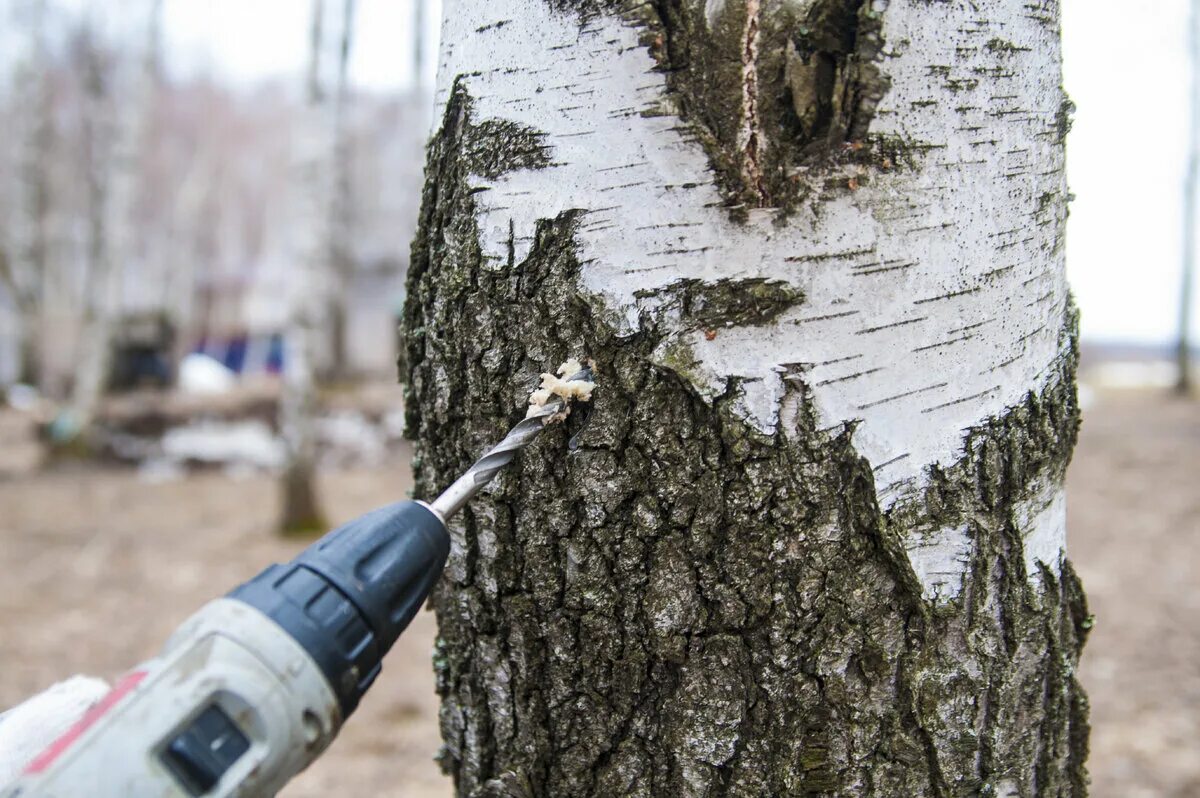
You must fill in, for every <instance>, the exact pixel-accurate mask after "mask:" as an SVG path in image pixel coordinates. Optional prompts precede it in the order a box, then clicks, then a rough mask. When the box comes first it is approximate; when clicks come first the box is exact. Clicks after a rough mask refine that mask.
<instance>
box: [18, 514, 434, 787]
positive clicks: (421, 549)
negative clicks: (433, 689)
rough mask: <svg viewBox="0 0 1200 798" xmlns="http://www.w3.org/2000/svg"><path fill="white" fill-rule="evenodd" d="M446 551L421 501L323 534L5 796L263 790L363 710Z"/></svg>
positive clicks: (38, 761)
mask: <svg viewBox="0 0 1200 798" xmlns="http://www.w3.org/2000/svg"><path fill="white" fill-rule="evenodd" d="M449 548H450V540H449V536H448V535H447V533H446V529H445V526H444V524H443V522H442V520H441V517H440V516H439V515H438V514H437V513H435V512H434V511H433V510H431V509H430V508H429V507H428V506H426V505H424V504H422V503H419V502H400V503H398V504H393V505H390V506H388V507H384V508H382V509H380V510H376V511H374V512H372V513H368V514H367V515H365V516H363V517H361V518H359V519H357V520H355V521H352V522H350V523H349V524H347V525H345V526H343V527H340V528H338V529H336V530H334V531H333V532H330V533H329V534H328V535H326V536H325V537H323V538H321V539H320V540H318V541H317V542H316V543H314V544H313V545H311V546H310V547H308V548H307V549H305V550H304V551H303V552H302V553H301V554H300V555H299V556H297V557H296V558H295V559H294V560H292V561H291V562H290V563H287V564H284V565H272V566H270V567H269V568H267V569H266V570H265V571H263V572H262V573H261V574H259V575H258V576H256V577H254V578H253V579H251V580H250V581H248V582H246V583H244V584H242V585H240V586H239V587H237V588H235V589H234V590H233V591H232V592H230V593H229V594H228V595H227V596H225V597H223V598H219V599H216V600H215V601H212V602H210V603H209V604H207V605H205V606H204V607H202V608H201V609H200V610H199V611H198V612H197V613H196V614H195V615H193V616H192V617H191V618H189V619H188V620H187V621H185V622H184V623H183V624H182V625H181V626H180V627H179V628H178V629H177V630H176V631H175V633H174V634H173V635H172V636H171V637H170V639H169V640H168V641H167V643H166V645H165V646H164V647H163V650H162V652H161V653H160V654H159V655H158V656H157V657H155V658H154V659H151V660H149V661H147V662H145V663H143V664H142V665H139V666H138V667H136V668H134V669H133V670H132V671H130V672H129V673H127V674H126V675H125V676H123V677H122V678H120V679H119V680H118V681H117V682H116V684H114V686H113V688H112V690H111V691H110V692H109V693H108V695H107V696H105V697H104V698H103V699H101V700H100V701H99V702H98V703H97V704H96V705H95V706H94V707H92V709H90V710H89V711H88V712H87V713H86V714H85V715H84V716H83V717H82V718H81V719H80V720H79V721H78V722H77V723H76V724H75V725H74V726H72V727H71V728H70V729H69V730H68V731H67V732H66V733H64V734H63V735H62V736H61V737H60V738H59V739H58V740H56V741H55V742H54V743H52V744H51V745H50V746H49V747H48V748H47V749H46V750H44V751H43V752H42V753H41V754H39V755H38V756H37V757H35V758H34V759H33V760H32V761H31V762H30V763H29V764H28V765H27V766H26V768H25V771H24V773H23V774H22V775H21V777H20V778H18V779H17V781H15V782H14V783H12V784H10V785H8V786H7V787H6V788H5V789H4V790H3V792H2V793H0V796H2V798H17V797H18V796H20V797H21V798H35V797H36V798H50V796H56V797H58V798H70V797H72V796H84V795H87V796H129V797H130V798H142V797H143V796H145V797H147V798H148V797H149V796H155V798H158V797H159V796H163V797H164V798H165V797H166V796H171V797H176V796H178V797H179V798H191V797H193V796H213V798H217V797H224V796H269V795H274V794H275V793H276V792H277V791H278V790H279V789H281V788H282V787H283V785H285V784H286V783H287V782H288V781H289V780H290V779H291V778H292V777H293V776H295V775H296V774H297V773H299V772H300V771H301V770H303V769H304V768H305V767H307V766H308V765H309V764H310V763H311V762H312V761H313V760H315V759H316V758H317V757H318V756H319V755H320V754H321V753H322V752H323V751H324V750H325V748H326V747H327V746H328V745H329V743H330V742H332V740H333V738H334V737H335V736H336V735H337V733H338V731H339V729H340V728H341V726H342V723H343V722H344V721H345V719H346V718H347V717H349V715H350V714H351V713H352V712H353V711H354V709H355V707H357V706H358V701H359V699H360V698H361V697H362V695H363V694H364V693H365V692H366V691H367V689H368V688H369V687H370V686H371V683H372V682H373V681H374V680H375V677H376V676H377V675H378V674H379V671H380V667H381V661H382V659H383V656H384V654H386V653H387V651H388V650H389V649H390V648H391V646H392V644H393V643H394V642H395V641H396V638H397V637H399V635H400V633H401V632H402V631H403V630H404V628H405V627H407V626H408V624H409V622H410V621H411V620H412V618H413V616H414V615H415V614H416V612H417V611H418V610H419V609H420V607H421V604H422V603H423V602H424V600H425V597H426V596H427V595H428V593H429V591H430V590H431V589H432V588H433V585H434V584H435V583H436V582H437V579H438V577H439V575H440V574H441V571H442V567H443V565H444V564H445V561H446V556H447V554H448V553H449Z"/></svg>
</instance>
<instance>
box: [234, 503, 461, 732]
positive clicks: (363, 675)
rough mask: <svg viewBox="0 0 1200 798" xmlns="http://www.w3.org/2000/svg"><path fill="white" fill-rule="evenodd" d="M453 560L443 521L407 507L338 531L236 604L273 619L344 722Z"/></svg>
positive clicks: (246, 590) (272, 572)
mask: <svg viewBox="0 0 1200 798" xmlns="http://www.w3.org/2000/svg"><path fill="white" fill-rule="evenodd" d="M449 553H450V537H449V535H447V533H446V528H445V526H444V525H443V524H442V522H441V520H440V519H439V518H438V517H437V516H436V515H434V513H433V512H432V511H431V510H430V509H429V508H428V507H426V506H425V505H424V504H421V503H419V502H411V501H408V502H399V503H397V504H392V505H388V506H387V507H382V508H380V509H378V510H375V511H374V512H371V513H368V514H366V515H364V516H362V517H361V518H358V519H355V520H354V521H351V522H350V523H348V524H346V525H345V526H341V527H339V528H337V529H335V530H334V531H332V532H330V533H329V534H328V535H326V536H325V537H323V538H321V539H320V540H319V541H317V542H316V543H314V544H313V545H311V546H309V547H308V548H307V549H305V550H304V551H303V552H302V553H301V554H300V555H299V556H298V557H296V558H295V559H294V560H292V561H291V562H290V563H287V564H286V565H272V566H270V567H268V568H267V569H266V570H264V571H263V572H262V573H260V574H259V575H258V576H256V577H255V578H253V579H251V580H250V581H249V582H246V583H245V584H243V585H241V586H239V587H237V588H236V589H234V590H233V591H232V592H231V593H230V594H229V598H232V599H236V600H238V601H241V602H243V603H245V604H249V605H250V606H252V607H254V608H255V609H257V610H258V611H259V612H261V613H263V614H264V615H266V616H267V617H268V618H270V619H271V620H273V621H274V622H275V623H277V624H278V625H279V626H280V627H282V628H283V629H284V630H285V631H286V632H287V633H288V634H290V635H291V636H292V638H294V639H295V640H296V642H297V643H299V644H300V645H301V646H302V647H303V648H304V650H305V651H307V652H308V655H309V656H310V657H311V658H312V659H313V661H314V662H316V663H317V666H318V667H319V668H320V669H321V672H322V673H324V674H325V678H326V680H328V682H329V686H330V688H331V689H332V690H333V692H334V694H335V695H336V696H337V699H338V703H339V705H340V706H341V710H342V718H343V719H345V718H347V717H349V716H350V714H351V713H352V712H353V711H354V709H355V707H357V706H358V701H359V699H360V698H362V695H363V694H364V693H365V692H366V691H367V688H369V687H370V686H371V683H372V682H373V681H375V677H376V676H378V675H379V670H380V667H381V663H382V660H383V657H384V655H385V654H387V652H388V651H389V650H390V649H391V647H392V644H393V643H395V642H396V638H398V637H399V636H400V633H401V632H403V631H404V629H405V628H406V627H407V626H408V624H409V622H411V621H412V619H413V616H414V615H416V613H417V610H419V609H420V608H421V604H422V602H423V601H424V600H425V597H426V596H427V595H428V594H429V591H430V590H432V589H433V585H434V583H436V582H437V579H438V577H439V576H440V575H441V573H442V566H443V565H444V564H445V562H446V556H447V555H448V554H449Z"/></svg>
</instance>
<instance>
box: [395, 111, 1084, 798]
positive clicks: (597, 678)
mask: <svg viewBox="0 0 1200 798" xmlns="http://www.w3.org/2000/svg"><path fill="white" fill-rule="evenodd" d="M512 132H513V131H506V134H504V135H501V132H500V131H498V130H497V129H496V128H495V126H493V125H489V124H487V123H485V122H484V121H483V120H475V119H472V117H471V103H470V99H469V97H468V96H467V94H466V92H465V91H464V90H463V89H462V88H461V87H458V88H456V90H455V92H454V93H453V95H452V97H451V99H450V102H449V104H448V106H447V109H446V113H445V117H444V119H443V123H442V128H441V130H440V132H439V133H438V134H437V136H436V137H435V139H434V141H433V142H432V144H431V146H430V150H429V155H428V166H427V183H426V186H425V195H424V203H423V208H422V212H421V220H420V229H419V233H418V238H417V240H416V242H415V243H414V246H413V256H412V265H411V270H410V275H409V300H408V305H407V309H406V319H405V325H406V330H407V351H406V356H407V358H408V362H409V366H410V371H409V380H408V385H409V388H408V402H407V412H408V423H409V430H410V433H411V434H412V435H413V436H414V437H415V438H416V439H417V441H418V444H417V457H416V460H415V468H416V473H417V494H418V495H419V496H421V497H430V496H432V495H434V494H435V493H436V491H437V490H439V489H441V488H443V487H445V486H446V485H447V484H448V483H449V482H450V481H452V480H453V478H454V477H455V476H457V474H458V473H459V472H460V471H461V469H463V468H465V467H466V466H467V465H468V464H469V463H470V462H471V461H472V460H473V458H474V457H475V456H476V455H477V454H478V453H479V451H480V450H481V449H482V448H483V447H485V446H486V445H488V444H489V443H490V442H492V441H494V440H496V439H497V438H498V437H499V436H501V435H502V434H503V432H504V431H505V430H506V429H507V428H508V427H509V426H510V425H511V424H512V423H514V422H515V421H516V420H517V419H518V418H519V417H520V416H521V415H522V413H521V408H522V405H523V404H524V401H525V397H526V395H527V392H528V391H529V390H530V389H531V388H532V387H534V379H535V375H536V374H537V373H538V372H540V371H543V370H546V369H547V368H548V367H551V366H553V365H556V364H557V363H558V362H560V361H561V360H563V359H565V358H566V357H569V356H572V357H577V356H581V355H586V356H588V357H591V358H593V359H594V360H595V362H596V366H597V389H596V393H595V401H594V407H593V408H592V411H591V413H590V417H589V418H588V419H587V420H586V421H584V420H583V418H582V416H583V415H585V414H575V415H574V416H572V418H570V419H569V420H568V422H567V424H566V425H564V426H563V427H561V428H558V429H552V430H550V431H548V432H547V433H546V434H545V435H544V436H543V440H541V441H539V442H538V443H537V444H536V445H535V446H533V447H532V448H531V449H529V450H527V451H526V452H525V453H523V454H522V455H521V457H520V458H519V459H518V462H517V463H516V465H515V466H514V467H513V468H512V469H511V470H510V471H509V472H508V473H506V474H504V475H502V476H501V477H500V478H499V479H498V480H497V482H496V483H495V486H494V489H493V490H492V491H491V493H490V494H488V495H487V496H485V497H482V498H480V499H478V500H476V501H474V502H473V503H472V504H471V505H470V506H469V507H468V508H467V510H466V511H465V512H464V513H463V516H462V517H461V518H460V519H456V520H455V522H454V523H453V524H452V527H453V534H454V550H453V553H452V556H451V561H450V564H449V566H448V568H447V573H446V578H445V579H444V580H443V582H442V584H441V586H440V588H439V589H438V591H437V593H436V596H435V599H434V605H435V608H436V610H437V614H438V620H439V624H440V630H441V632H440V637H439V640H438V648H437V652H436V656H435V666H436V670H437V677H438V690H439V693H440V694H441V695H442V697H443V705H442V732H443V736H444V739H445V745H444V749H443V753H442V756H441V759H442V763H443V766H444V767H445V768H446V770H447V771H448V772H449V773H451V774H452V775H453V776H454V779H455V783H456V786H457V790H458V793H459V794H460V795H464V796H465V795H477V796H485V795H495V796H500V795H513V796H584V795H596V796H600V795H640V796H650V795H655V796H677V795H695V796H702V795H703V796H722V795H738V796H751V795H753V796H767V795H871V796H908V795H920V796H957V795H987V796H990V795H1011V794H1020V795H1054V796H1059V795H1063V796H1066V795H1071V796H1080V795H1083V794H1084V793H1085V792H1086V786H1085V781H1086V776H1085V772H1084V768H1083V760H1084V758H1085V756H1086V747H1087V742H1086V740H1087V722H1086V698H1085V697H1084V695H1083V693H1082V691H1081V690H1080V688H1079V685H1078V683H1077V682H1076V679H1075V675H1074V667H1075V663H1076V662H1077V659H1078V656H1079V651H1080V648H1081V646H1082V644H1083V640H1084V638H1085V637H1086V630H1087V628H1088V627H1089V626H1090V620H1089V619H1088V615H1087V610H1086V606H1085V603H1084V599H1083V595H1082V592H1081V590H1080V587H1079V583H1078V581H1077V579H1076V578H1075V575H1074V572H1073V571H1072V569H1071V568H1070V565H1069V564H1066V565H1064V568H1063V571H1062V574H1061V575H1055V574H1054V573H1052V572H1051V571H1049V570H1043V571H1042V572H1040V573H1038V574H1032V575H1031V574H1026V572H1025V564H1024V560H1023V556H1022V539H1021V535H1020V533H1019V531H1018V528H1017V522H1016V518H1015V514H1016V506H1017V503H1018V502H1019V501H1020V500H1022V499H1024V498H1028V497H1029V496H1031V495H1032V494H1033V493H1034V492H1036V491H1037V490H1038V489H1039V486H1044V485H1045V484H1048V483H1053V482H1056V481H1058V480H1061V477H1062V473H1063V471H1064V469H1065V468H1066V465H1067V462H1068V460H1069V458H1070V453H1071V449H1072V447H1073V445H1074V440H1075V431H1076V427H1077V424H1078V408H1077V405H1076V402H1075V393H1074V370H1075V361H1076V351H1075V344H1074V318H1073V316H1072V317H1071V318H1067V319H1064V320H1063V322H1062V324H1063V328H1062V329H1063V332H1062V350H1061V356H1060V358H1059V361H1058V362H1057V363H1056V365H1055V372H1056V373H1055V375H1054V377H1053V378H1052V379H1051V380H1050V382H1049V384H1048V387H1047V388H1046V389H1045V390H1042V391H1040V392H1037V393H1031V394H1029V395H1028V397H1027V398H1026V400H1025V401H1024V402H1023V403H1021V404H1020V405H1019V406H1016V407H1013V408H1011V409H1010V410H1009V411H1008V412H1006V413H1004V414H1003V415H1001V416H1000V417H997V418H993V419H991V420H990V421H988V422H987V423H984V424H981V425H979V426H978V427H976V428H974V429H972V430H970V431H968V432H967V433H966V435H965V451H966V452H967V455H965V456H964V457H963V458H962V459H961V460H960V461H959V462H957V463H955V464H954V465H952V466H950V467H947V468H943V469H938V470H936V471H935V472H934V473H933V475H932V479H931V480H930V485H929V487H928V488H927V489H926V490H924V491H923V492H922V493H921V494H920V495H918V496H916V497H913V498H912V499H911V500H909V501H907V502H904V503H902V504H899V505H897V506H895V507H893V508H892V509H891V510H889V511H887V512H884V511H881V509H880V507H879V505H878V504H877V501H876V494H875V488H874V483H873V479H872V473H871V464H870V463H868V462H866V461H865V460H864V459H863V458H861V457H860V456H858V455H857V454H856V452H855V450H854V446H853V442H854V435H855V429H854V425H853V424H846V425H843V426H839V427H837V428H834V429H820V428H819V427H818V424H817V421H816V417H815V410H814V409H813V408H812V407H811V405H810V403H809V402H808V400H807V389H806V387H805V385H804V384H803V381H802V378H801V377H802V375H800V374H796V375H792V377H793V379H791V380H789V381H788V384H789V385H790V388H789V390H790V392H791V396H789V398H788V401H789V402H796V403H798V406H799V407H800V408H801V412H800V414H799V416H798V417H799V421H798V422H797V423H796V426H795V428H793V429H789V430H783V429H781V430H780V432H779V433H778V434H776V435H774V436H765V435H762V434H760V433H758V432H756V431H755V430H753V429H752V428H750V427H748V426H747V425H746V424H745V423H744V422H743V421H742V420H741V419H740V417H739V416H738V415H737V413H736V412H735V411H734V409H733V407H732V405H733V400H734V398H735V397H736V396H737V392H738V385H737V384H736V381H730V384H729V385H728V386H727V390H726V393H725V395H724V396H722V397H719V398H718V399H716V400H715V401H712V402H709V401H706V400H704V399H703V398H701V397H700V396H698V395H697V394H696V392H695V390H694V389H693V388H692V387H691V385H690V384H689V383H688V382H687V380H685V379H683V378H681V377H680V376H679V374H678V373H677V371H676V370H673V369H672V368H668V367H665V366H664V365H662V364H661V363H655V362H654V356H653V354H652V353H653V350H654V349H655V346H656V344H658V343H659V337H660V336H659V335H658V333H657V331H656V326H655V319H654V318H650V317H647V318H644V319H643V323H642V326H641V332H640V333H638V334H637V335H635V336H634V337H632V338H622V339H618V338H617V337H616V336H615V334H614V332H613V329H612V328H611V327H610V326H609V324H608V323H606V321H605V313H604V312H603V310H602V309H601V308H598V307H596V306H594V305H593V304H592V303H593V301H594V300H592V299H591V298H590V297H588V296H587V295H585V294H584V293H583V292H582V291H581V290H580V287H579V284H578V281H577V275H578V271H579V268H580V264H579V263H578V262H577V259H576V255H575V246H574V242H573V231H574V230H575V228H576V225H577V224H578V223H580V221H581V219H582V218H583V217H584V216H585V214H586V212H584V211H569V212H565V213H563V214H561V215H559V216H558V217H557V218H554V219H550V220H546V221H544V222H542V223H541V224H540V226H539V228H538V231H537V236H536V241H535V243H534V245H533V248H532V251H531V252H530V254H529V256H528V257H527V258H526V259H524V260H523V261H521V262H515V261H514V259H513V258H512V257H511V256H510V259H509V262H507V263H504V264H499V265H497V264H489V263H485V261H484V259H483V258H482V256H481V251H480V247H479V244H478V231H477V230H476V225H475V222H474V218H475V214H474V211H473V195H472V193H471V190H470V189H469V188H468V186H467V180H466V178H467V175H468V173H475V174H482V173H487V172H485V170H488V171H490V172H491V173H493V174H495V173H496V169H497V165H498V164H504V163H512V162H516V163H519V164H520V165H521V166H522V167H523V168H530V167H531V166H536V163H531V162H530V156H529V155H528V153H531V152H535V151H536V144H537V138H536V134H534V133H530V132H525V133H523V134H522V135H516V136H514V135H511V133H512ZM514 147H515V148H516V152H514V153H513V155H514V157H515V161H511V160H506V158H505V157H504V152H505V151H507V150H511V149H513V148H514ZM481 153H488V155H481ZM521 153H525V154H526V155H521ZM679 292H680V295H681V297H682V298H681V302H690V301H691V300H689V299H688V298H687V286H680V287H679ZM776 299H778V297H776ZM800 300H801V298H799V297H794V296H792V297H787V298H786V301H788V302H794V301H800ZM768 318H769V317H768ZM572 437H575V438H576V440H575V443H576V444H577V448H576V449H575V450H574V451H573V452H571V453H569V454H568V445H567V441H568V439H570V438H572ZM951 523H952V524H962V525H965V527H966V528H967V530H968V534H969V537H970V538H971V540H972V542H973V555H972V559H971V563H970V568H969V573H968V575H967V577H966V581H965V587H964V590H963V592H962V594H961V595H960V596H959V597H958V598H957V599H955V600H953V601H951V602H949V603H946V604H938V605H934V604H932V603H930V602H927V601H924V600H923V599H922V595H921V585H920V583H919V582H918V580H917V577H916V576H915V574H914V572H913V570H912V568H911V566H910V564H909V561H908V558H907V556H906V554H905V551H904V548H903V539H904V538H905V537H907V536H909V535H911V534H913V533H914V530H920V529H923V528H935V527H938V526H944V525H945V524H951ZM1014 789H1015V790H1016V792H1015V793H1014V792H1012V790H1014Z"/></svg>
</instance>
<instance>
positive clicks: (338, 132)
mask: <svg viewBox="0 0 1200 798" xmlns="http://www.w3.org/2000/svg"><path fill="white" fill-rule="evenodd" d="M341 10H342V13H341V35H340V36H339V41H338V50H337V60H336V62H335V63H336V64H337V72H336V75H335V76H334V81H335V82H334V91H333V98H332V102H333V153H332V168H333V185H332V188H331V196H330V206H329V215H330V220H329V260H330V268H332V270H333V280H332V281H331V282H330V291H329V313H330V320H329V333H330V336H329V342H330V345H329V369H328V371H329V374H330V376H331V377H333V378H335V379H340V378H344V377H346V376H347V375H348V373H349V366H348V364H349V354H350V353H349V351H348V350H347V345H348V343H347V334H348V331H347V325H348V323H349V308H348V302H349V294H350V288H351V283H352V281H353V279H354V251H353V245H352V243H351V237H352V235H353V213H354V211H353V205H352V204H353V200H354V187H353V186H352V185H351V171H352V164H351V158H352V155H353V154H352V153H351V151H350V135H349V132H348V131H347V129H346V126H347V118H346V117H347V114H348V113H349V103H350V84H349V77H350V75H349V72H350V52H351V48H352V47H353V43H354V17H355V0H342V9H341Z"/></svg>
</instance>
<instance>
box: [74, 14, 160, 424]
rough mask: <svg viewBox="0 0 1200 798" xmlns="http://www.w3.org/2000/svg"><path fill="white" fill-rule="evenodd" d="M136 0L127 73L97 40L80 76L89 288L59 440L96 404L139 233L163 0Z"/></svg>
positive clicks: (87, 419)
mask: <svg viewBox="0 0 1200 798" xmlns="http://www.w3.org/2000/svg"><path fill="white" fill-rule="evenodd" d="M142 5H143V6H144V12H143V13H144V17H143V24H144V25H145V28H144V30H145V38H144V39H143V41H142V42H141V45H142V48H143V49H142V52H141V57H140V59H138V61H137V62H136V65H135V67H134V74H133V75H132V79H130V80H122V79H120V77H119V72H117V73H116V74H113V75H111V76H106V75H105V74H104V66H103V65H102V64H101V63H100V53H99V52H98V50H97V47H98V45H97V44H95V43H93V44H92V46H91V47H90V48H89V57H88V74H87V75H86V76H85V79H84V84H85V86H86V90H87V104H88V105H87V113H86V119H87V122H86V124H87V125H88V127H89V129H90V134H89V138H90V140H91V150H92V151H91V154H90V158H89V168H88V176H87V185H88V194H89V198H90V199H89V203H88V221H89V224H88V227H89V247H88V250H89V257H88V261H89V262H88V278H87V279H88V288H87V290H86V291H85V294H84V302H85V306H84V325H83V332H82V337H81V340H80V345H79V349H78V354H77V356H76V362H75V374H74V381H73V384H72V390H71V401H70V405H69V408H68V411H67V413H68V416H67V422H68V423H67V425H66V426H65V427H64V428H63V429H62V430H60V433H59V434H61V435H64V436H65V439H66V440H74V439H76V438H78V439H80V440H86V439H87V436H88V434H89V432H90V429H91V425H92V422H93V420H94V419H95V416H96V412H97V411H98V410H99V406H100V400H101V399H102V397H103V394H104V388H105V385H106V383H107V380H108V375H109V371H110V368H111V364H112V341H113V334H114V332H115V330H114V322H115V317H116V316H117V314H118V313H119V309H120V300H121V297H120V290H121V283H122V277H123V275H124V273H125V271H126V270H127V269H128V263H129V260H130V258H132V257H133V253H134V251H135V248H136V241H137V239H138V231H137V226H138V219H137V201H138V182H139V158H140V154H141V152H142V150H143V148H144V146H145V143H146V125H147V123H148V120H149V116H150V112H151V110H150V109H151V107H152V104H153V102H154V98H155V95H156V89H157V86H158V80H159V75H158V68H159V47H160V45H159V38H160V37H159V30H160V25H161V17H162V0H146V2H144V3H143V4H142ZM93 13H102V12H100V11H99V10H98V9H96V10H94V11H93ZM93 21H94V22H95V20H93ZM96 35H98V33H96V32H93V36H96Z"/></svg>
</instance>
